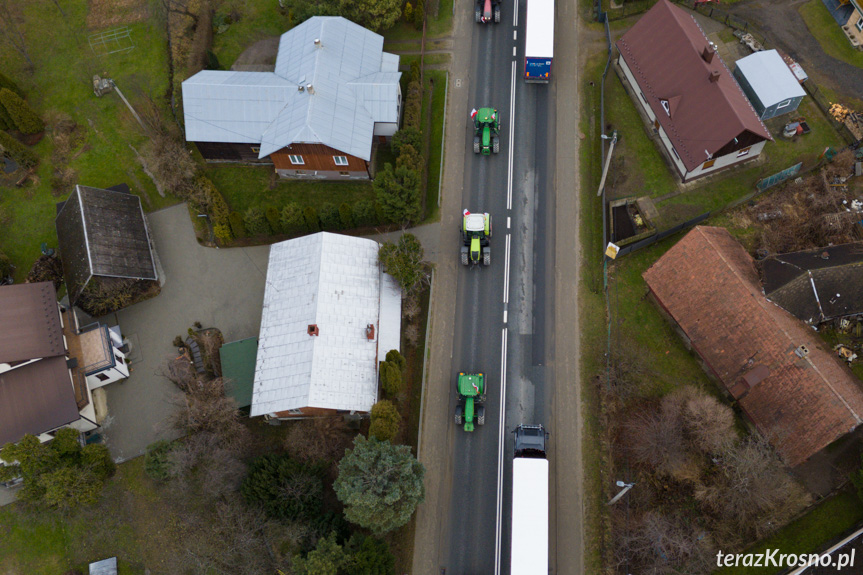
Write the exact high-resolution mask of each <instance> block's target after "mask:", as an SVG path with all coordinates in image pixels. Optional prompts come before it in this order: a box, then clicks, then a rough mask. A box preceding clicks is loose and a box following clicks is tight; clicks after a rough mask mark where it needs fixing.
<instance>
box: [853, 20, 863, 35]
mask: <svg viewBox="0 0 863 575" xmlns="http://www.w3.org/2000/svg"><path fill="white" fill-rule="evenodd" d="M855 26H856V27H857V29H858V30H860V31H861V32H863V18H860V19H859V20H857V23H856V24H855Z"/></svg>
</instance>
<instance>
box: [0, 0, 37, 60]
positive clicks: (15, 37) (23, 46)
mask: <svg viewBox="0 0 863 575" xmlns="http://www.w3.org/2000/svg"><path fill="white" fill-rule="evenodd" d="M22 5H23V4H21V3H18V2H14V1H10V0H0V37H2V38H3V40H5V41H6V42H8V43H9V45H11V46H12V47H13V48H14V49H15V51H16V52H18V53H19V54H21V55H22V56H23V57H24V59H25V60H27V64H28V65H29V67H30V69H31V70H32V69H33V68H34V66H33V60H31V59H30V53H29V52H28V51H27V43H26V41H25V39H24V33H23V32H22V31H21V28H22V27H21V23H20V19H21V16H20V14H18V13H17V12H14V11H13V9H12V8H11V7H10V6H16V7H19V6H22Z"/></svg>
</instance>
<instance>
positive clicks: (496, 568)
mask: <svg viewBox="0 0 863 575" xmlns="http://www.w3.org/2000/svg"><path fill="white" fill-rule="evenodd" d="M506 338H507V329H506V328H503V333H502V334H501V352H500V428H499V429H498V438H497V518H496V521H495V526H496V529H495V534H494V575H500V551H501V537H502V533H501V529H502V527H503V517H502V516H503V430H504V429H506V421H505V420H506V412H505V410H504V409H505V407H506Z"/></svg>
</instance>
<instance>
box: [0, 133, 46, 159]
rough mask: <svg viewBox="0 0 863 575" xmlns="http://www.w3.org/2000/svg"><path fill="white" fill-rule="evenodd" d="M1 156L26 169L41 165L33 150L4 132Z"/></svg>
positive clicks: (0, 136)
mask: <svg viewBox="0 0 863 575" xmlns="http://www.w3.org/2000/svg"><path fill="white" fill-rule="evenodd" d="M0 154H2V155H3V156H6V157H8V158H9V159H11V160H12V161H14V162H15V163H17V164H18V165H19V166H22V167H24V168H32V167H33V166H35V165H36V164H37V163H39V158H38V156H36V154H35V153H33V151H32V150H30V149H29V148H27V147H25V146H24V144H22V143H21V142H19V141H18V140H16V139H15V138H13V137H12V136H10V135H9V134H7V133H6V132H3V131H0Z"/></svg>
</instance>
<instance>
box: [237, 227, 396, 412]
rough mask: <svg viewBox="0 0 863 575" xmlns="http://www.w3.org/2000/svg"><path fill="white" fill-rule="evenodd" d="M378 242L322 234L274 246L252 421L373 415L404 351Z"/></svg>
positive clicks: (393, 294) (390, 281)
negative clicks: (384, 366) (391, 359)
mask: <svg viewBox="0 0 863 575" xmlns="http://www.w3.org/2000/svg"><path fill="white" fill-rule="evenodd" d="M378 248H379V245H378V243H377V242H375V241H373V240H369V239H365V238H356V237H351V236H344V235H339V234H331V233H327V232H320V233H317V234H313V235H310V236H304V237H301V238H297V239H293V240H287V241H284V242H280V243H277V244H273V245H272V246H271V248H270V260H269V266H268V268H267V283H266V289H265V292H264V305H263V313H262V315H261V331H260V337H259V342H258V354H257V361H256V367H255V379H254V385H253V391H252V407H251V413H250V415H252V416H255V415H268V414H269V415H275V416H277V417H280V415H279V414H280V413H283V412H292V414H294V415H299V414H300V411H301V410H303V409H304V408H314V409H318V410H340V411H358V412H368V411H369V410H371V407H372V405H373V404H374V403H375V402H376V401H377V390H378V377H377V371H378V360H379V359H381V360H382V359H383V358H384V357H385V356H386V353H387V352H388V351H389V350H391V349H399V341H400V332H401V290H400V288H399V287H398V285H397V284H396V282H395V280H393V278H391V277H390V276H389V275H387V274H385V273H383V271H382V270H381V267H380V264H379V263H378Z"/></svg>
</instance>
